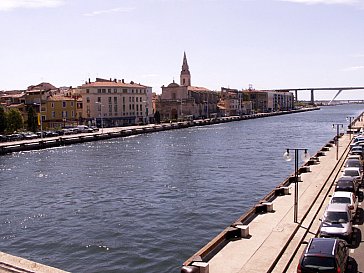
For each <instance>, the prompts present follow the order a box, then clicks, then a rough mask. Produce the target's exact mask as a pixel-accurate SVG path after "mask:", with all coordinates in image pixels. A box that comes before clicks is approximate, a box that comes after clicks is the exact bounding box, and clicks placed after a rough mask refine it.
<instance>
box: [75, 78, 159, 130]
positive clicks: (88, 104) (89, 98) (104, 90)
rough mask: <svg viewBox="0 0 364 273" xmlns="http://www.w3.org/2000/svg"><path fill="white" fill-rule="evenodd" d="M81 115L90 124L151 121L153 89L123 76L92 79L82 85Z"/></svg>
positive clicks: (119, 124) (110, 124) (110, 125)
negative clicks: (126, 79) (119, 77)
mask: <svg viewBox="0 0 364 273" xmlns="http://www.w3.org/2000/svg"><path fill="white" fill-rule="evenodd" d="M80 90H81V91H80V93H81V96H82V118H83V119H84V120H85V121H86V124H87V125H97V126H99V127H101V126H104V127H113V126H123V125H134V124H142V123H148V121H149V117H150V115H152V114H153V111H150V110H149V107H150V106H151V105H152V101H151V99H152V98H151V96H152V95H151V94H152V88H151V87H148V86H145V85H141V84H137V83H135V82H133V81H131V82H130V83H126V82H125V81H124V79H122V80H117V79H110V80H106V79H101V78H97V79H96V81H95V82H91V81H90V80H89V81H88V82H86V83H85V84H83V85H82V86H81V87H80Z"/></svg>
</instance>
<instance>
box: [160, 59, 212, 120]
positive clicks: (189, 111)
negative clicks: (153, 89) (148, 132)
mask: <svg viewBox="0 0 364 273" xmlns="http://www.w3.org/2000/svg"><path fill="white" fill-rule="evenodd" d="M218 100H219V98H218V93H217V92H215V91H211V90H209V89H207V88H205V87H197V86H192V85H191V73H190V70H189V66H188V63H187V57H186V52H185V53H184V55H183V62H182V70H181V74H180V83H179V84H177V83H176V82H175V81H174V80H173V82H172V83H170V84H169V85H168V86H164V85H163V86H162V94H161V95H160V96H159V98H158V99H157V100H156V101H155V103H156V110H157V111H159V113H160V116H161V120H185V119H189V118H192V117H193V118H201V117H202V118H208V117H210V116H211V114H214V113H216V111H217V102H218Z"/></svg>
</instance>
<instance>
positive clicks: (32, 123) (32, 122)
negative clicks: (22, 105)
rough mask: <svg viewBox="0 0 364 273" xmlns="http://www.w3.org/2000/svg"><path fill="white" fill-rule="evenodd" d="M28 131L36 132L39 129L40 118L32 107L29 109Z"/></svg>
mask: <svg viewBox="0 0 364 273" xmlns="http://www.w3.org/2000/svg"><path fill="white" fill-rule="evenodd" d="M27 125H28V130H29V131H31V132H36V131H37V128H38V117H37V113H36V112H35V110H34V108H33V107H32V106H30V107H29V108H28V121H27Z"/></svg>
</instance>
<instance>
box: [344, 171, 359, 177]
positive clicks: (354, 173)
mask: <svg viewBox="0 0 364 273" xmlns="http://www.w3.org/2000/svg"><path fill="white" fill-rule="evenodd" d="M344 175H345V176H359V172H358V171H357V170H345V171H344Z"/></svg>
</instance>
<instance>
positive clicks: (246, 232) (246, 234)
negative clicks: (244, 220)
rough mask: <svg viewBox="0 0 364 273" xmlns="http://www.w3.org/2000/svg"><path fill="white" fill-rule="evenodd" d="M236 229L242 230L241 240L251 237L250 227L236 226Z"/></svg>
mask: <svg viewBox="0 0 364 273" xmlns="http://www.w3.org/2000/svg"><path fill="white" fill-rule="evenodd" d="M236 228H237V229H239V230H240V236H241V238H248V237H249V226H248V225H236Z"/></svg>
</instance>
